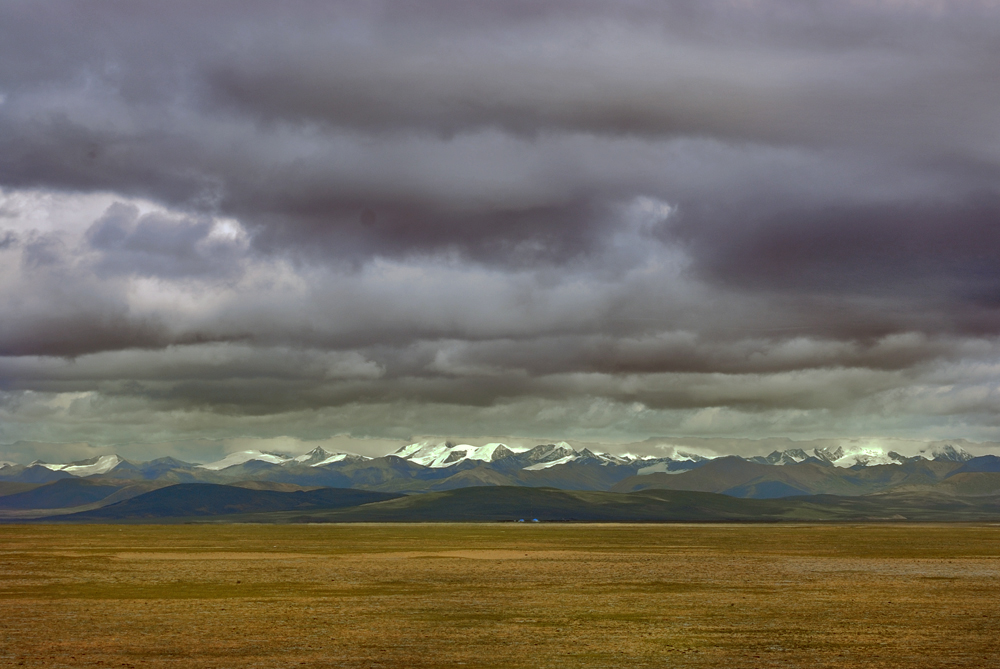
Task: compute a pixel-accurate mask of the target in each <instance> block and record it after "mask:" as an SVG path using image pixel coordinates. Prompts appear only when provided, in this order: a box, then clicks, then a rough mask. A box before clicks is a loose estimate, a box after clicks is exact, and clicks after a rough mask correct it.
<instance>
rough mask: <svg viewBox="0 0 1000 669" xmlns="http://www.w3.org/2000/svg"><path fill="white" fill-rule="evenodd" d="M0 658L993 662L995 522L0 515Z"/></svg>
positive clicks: (410, 663) (998, 622)
mask: <svg viewBox="0 0 1000 669" xmlns="http://www.w3.org/2000/svg"><path fill="white" fill-rule="evenodd" d="M0 665H3V666H26V667H109V666H110V667H121V666H129V667H293V666H302V665H305V666H310V667H443V666H449V667H454V666H467V667H532V668H536V667H755V666H761V667H935V666H941V667H945V666H962V667H996V666H1000V526H991V525H906V524H899V525H853V526H848V525H829V526H809V525H801V526H791V525H709V526H706V525H701V526H695V525H613V524H606V525H516V524H481V525H479V524H439V525H436V524H427V525H388V524H386V525H311V526H287V525H182V526H148V525H146V526H137V525H129V526H120V525H103V526H55V525H47V526H0Z"/></svg>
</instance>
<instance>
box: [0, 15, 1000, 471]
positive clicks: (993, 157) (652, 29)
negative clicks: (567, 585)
mask: <svg viewBox="0 0 1000 669" xmlns="http://www.w3.org/2000/svg"><path fill="white" fill-rule="evenodd" d="M998 73H1000V4H998V3H997V2H987V1H985V0H983V1H976V0H963V1H961V2H959V1H955V2H949V1H946V0H939V1H931V0H927V1H920V0H909V1H907V0H867V1H861V0H854V1H849V0H844V1H843V2H810V1H803V0H698V1H693V0H692V1H679V0H676V1H662V0H657V1H655V2H653V1H649V2H645V1H641V0H636V1H634V2H632V1H627V0H626V1H620V2H613V3H611V2H588V1H587V0H574V1H573V2H568V1H566V2H560V1H544V0H531V1H524V2H522V1H518V0H505V1H504V2H495V3H476V2H472V3H470V2H457V1H455V0H436V1H406V0H402V1H400V0H397V1H394V2H379V1H372V2H363V3H358V2H327V1H323V2H319V1H316V2H308V1H295V0H291V1H288V2H283V3H263V2H253V1H241V2H205V1H203V0H202V1H199V2H186V1H184V0H177V1H173V2H169V3H164V2H151V1H148V2H147V1H140V0H130V1H128V2H115V1H104V2H88V1H82V2H74V3H64V2H49V1H47V0H30V1H18V0H11V1H9V2H4V3H2V4H0V444H6V445H7V446H5V447H3V448H0V456H3V454H4V452H7V453H13V452H14V451H16V452H17V454H18V457H30V456H31V454H32V453H38V454H43V453H44V454H46V457H50V458H56V457H58V456H59V450H60V449H63V450H64V451H65V452H66V453H67V454H68V453H70V452H72V453H73V454H78V453H79V452H82V451H86V449H88V448H95V449H105V450H106V449H108V448H110V447H112V446H115V447H119V448H122V447H129V446H128V445H132V446H131V448H133V449H139V450H141V448H140V446H141V445H150V444H159V445H161V446H162V445H164V444H168V445H170V446H169V448H168V449H167V450H171V449H172V451H171V452H172V453H181V454H185V455H187V456H189V457H196V456H197V455H198V452H199V450H201V451H211V450H213V449H215V450H220V449H221V450H226V449H231V448H236V446H235V445H234V444H236V445H240V446H241V447H242V446H245V445H246V444H253V443H258V444H265V445H266V444H272V445H273V444H279V445H280V444H284V445H285V446H289V447H290V448H291V449H292V450H302V449H305V448H306V446H307V445H308V444H309V443H314V442H315V443H334V442H336V443H341V442H352V443H354V445H355V446H357V448H355V450H360V451H363V452H364V451H366V450H367V451H368V452H375V451H378V450H379V449H382V452H385V450H386V449H389V447H390V446H391V445H393V444H397V443H403V442H405V441H407V440H409V439H413V438H415V436H416V435H445V436H448V437H454V438H469V439H485V438H487V437H489V438H507V439H523V440H525V441H526V442H530V441H531V440H532V439H536V440H539V441H544V440H557V439H567V440H574V439H575V440H578V441H586V442H588V443H612V444H613V443H620V444H625V443H636V442H643V441H644V440H647V439H649V438H651V437H658V436H665V435H673V436H676V437H678V438H681V437H683V438H696V439H707V440H717V441H718V443H730V444H731V443H736V442H734V441H733V440H737V441H739V440H743V441H742V442H740V443H751V442H750V441H747V440H751V441H752V440H758V441H754V442H753V443H764V441H759V440H767V439H791V440H800V441H809V440H817V439H826V440H829V439H848V440H850V439H853V440H858V439H861V440H865V439H867V440H875V441H878V440H892V439H896V440H899V439H903V440H911V441H913V442H914V443H916V442H919V441H921V440H950V439H951V440H953V439H965V440H969V442H970V443H972V444H975V443H978V442H993V441H1000V414H998V408H1000V392H998V383H1000V74H998ZM338 440H339V441H338ZM706 443H707V442H706ZM713 443H715V442H713ZM767 443H770V442H767ZM15 444H20V445H17V446H16V447H15V446H11V445H15ZM61 444H62V445H65V446H60V445H61ZM72 444H75V446H70V445H72ZM359 445H360V446H359ZM4 448H5V449H6V451H4ZM81 449H82V451H81ZM136 452H138V451H136ZM161 454H169V453H161ZM209 455H211V454H209Z"/></svg>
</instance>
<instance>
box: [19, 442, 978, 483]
mask: <svg viewBox="0 0 1000 669" xmlns="http://www.w3.org/2000/svg"><path fill="white" fill-rule="evenodd" d="M715 457H717V456H707V455H700V454H695V453H688V452H684V451H678V450H674V451H672V452H671V454H670V455H669V456H667V457H660V458H657V457H652V456H643V457H635V456H631V455H612V454H609V453H595V452H593V451H590V450H588V449H581V450H576V449H574V448H573V447H571V446H570V445H569V444H567V443H566V442H559V443H557V444H542V445H539V446H535V447H534V448H530V449H529V448H517V447H511V446H508V445H507V444H502V443H489V444H485V445H483V446H472V445H470V444H452V443H451V442H417V443H413V444H408V445H406V446H403V447H402V448H400V449H399V450H397V451H395V452H394V453H391V454H389V455H386V456H383V457H382V458H371V457H368V456H363V455H356V454H353V453H337V452H329V451H327V450H325V449H323V448H322V447H317V448H315V449H313V450H312V451H309V452H308V453H304V454H302V455H297V456H293V455H288V454H283V453H274V452H266V451H258V450H245V451H237V452H233V453H230V454H228V455H227V456H226V457H224V458H222V459H221V460H217V461H215V462H209V463H205V464H190V463H183V462H180V461H178V460H174V459H173V458H161V459H159V460H153V461H151V462H149V463H132V462H129V461H128V460H125V459H124V458H121V457H120V456H118V455H102V456H98V457H95V458H91V459H89V460H81V461H77V462H70V463H64V464H52V463H47V462H41V461H36V462H33V463H31V464H30V465H18V464H14V463H8V462H5V463H0V477H2V476H3V475H4V474H8V475H9V474H11V473H13V470H26V469H32V468H34V469H42V470H45V471H48V472H52V473H54V474H55V473H60V474H62V475H71V476H77V477H87V476H95V475H108V474H109V473H112V472H115V471H118V472H119V473H121V470H128V469H137V468H138V469H141V470H149V469H153V470H157V469H170V468H171V466H173V465H177V466H179V467H181V468H183V467H187V468H190V469H195V470H204V471H207V472H218V473H220V474H224V473H226V472H228V471H231V470H234V469H236V468H240V471H242V470H245V469H248V468H258V469H259V468H261V467H266V466H268V465H270V466H276V467H281V468H313V469H315V468H328V467H331V466H343V465H348V464H350V465H359V464H362V463H365V462H371V461H375V460H392V459H398V460H402V461H406V462H407V463H410V464H412V465H416V466H419V467H421V468H427V469H432V470H447V469H456V468H467V467H469V466H470V465H472V466H475V465H493V466H499V468H500V469H501V470H503V471H512V470H524V471H542V470H551V469H555V468H558V467H561V466H565V465H570V464H576V465H596V466H603V467H629V468H631V469H634V470H635V473H636V474H639V475H644V474H653V473H658V472H663V473H680V472H684V471H688V470H691V469H694V468H697V467H698V466H700V465H702V464H704V463H706V462H708V461H710V460H712V459H715ZM972 457H973V456H972V455H971V454H969V453H968V452H966V451H965V450H963V449H961V448H956V447H954V446H950V445H948V446H944V447H941V448H937V449H927V450H925V451H923V452H921V453H919V454H918V455H915V456H909V457H908V456H904V455H900V454H899V453H896V452H893V451H889V452H885V451H883V450H882V449H880V448H877V447H871V446H859V447H854V448H843V447H840V448H837V449H834V450H831V449H827V448H817V449H814V450H813V451H812V452H811V453H810V452H806V451H805V450H803V449H788V450H785V451H774V452H772V453H770V454H769V455H766V456H753V457H744V458H743V459H744V460H746V461H748V462H753V463H757V464H765V465H774V466H787V465H795V464H801V463H806V462H812V463H815V464H821V465H826V466H834V467H839V468H858V467H872V466H877V465H900V464H904V463H906V462H914V461H919V460H928V461H948V462H967V461H968V460H971V459H972Z"/></svg>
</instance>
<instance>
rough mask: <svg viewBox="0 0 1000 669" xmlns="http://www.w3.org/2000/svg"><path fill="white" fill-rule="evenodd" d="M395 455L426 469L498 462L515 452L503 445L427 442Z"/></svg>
mask: <svg viewBox="0 0 1000 669" xmlns="http://www.w3.org/2000/svg"><path fill="white" fill-rule="evenodd" d="M393 455H395V456H396V457H397V458H402V459H404V460H409V461H410V462H415V463H416V464H418V465H424V466H425V467H450V466H452V465H456V464H458V463H459V462H464V461H466V460H478V461H481V462H496V461H497V460H502V459H503V458H506V457H510V456H511V455H514V451H512V450H511V449H510V448H508V447H507V445H506V444H501V443H490V444H486V445H485V446H472V445H470V444H457V445H456V444H452V443H451V442H450V441H446V442H443V443H439V444H430V443H427V442H420V443H416V444H410V445H408V446H404V447H403V448H401V449H399V450H398V451H396V452H395V453H393Z"/></svg>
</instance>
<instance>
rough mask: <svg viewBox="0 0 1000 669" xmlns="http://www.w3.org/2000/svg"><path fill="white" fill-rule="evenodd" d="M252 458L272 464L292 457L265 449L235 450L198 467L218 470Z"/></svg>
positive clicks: (279, 463)
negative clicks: (268, 451)
mask: <svg viewBox="0 0 1000 669" xmlns="http://www.w3.org/2000/svg"><path fill="white" fill-rule="evenodd" d="M253 460H258V461H260V462H267V463H270V464H273V465H281V464H284V463H286V462H288V461H289V460H292V458H290V457H289V456H287V455H282V454H280V453H267V452H265V451H236V452H235V453H230V454H229V455H227V456H226V457H224V458H222V459H221V460H216V461H215V462H209V463H208V464H204V465H198V467H200V468H201V469H208V470H210V471H219V470H221V469H226V468H227V467H235V466H236V465H242V464H244V463H247V462H251V461H253Z"/></svg>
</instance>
